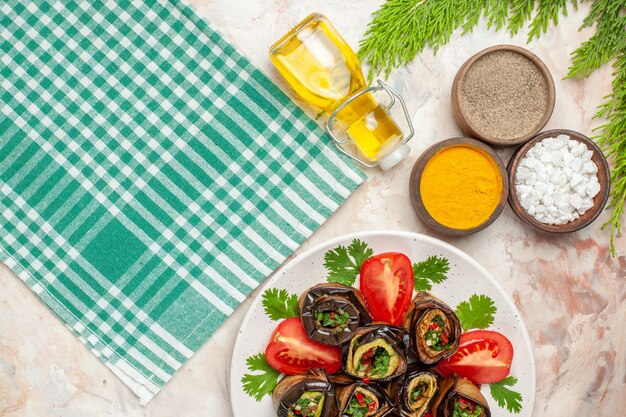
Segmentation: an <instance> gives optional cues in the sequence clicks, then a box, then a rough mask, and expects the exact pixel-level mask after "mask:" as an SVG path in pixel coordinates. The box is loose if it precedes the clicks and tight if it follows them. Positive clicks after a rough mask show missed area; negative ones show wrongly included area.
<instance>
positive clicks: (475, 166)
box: [420, 145, 502, 230]
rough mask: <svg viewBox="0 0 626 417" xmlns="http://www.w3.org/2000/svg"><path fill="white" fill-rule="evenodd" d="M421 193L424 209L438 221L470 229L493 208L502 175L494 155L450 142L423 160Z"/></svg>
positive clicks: (484, 219) (494, 208)
mask: <svg viewBox="0 0 626 417" xmlns="http://www.w3.org/2000/svg"><path fill="white" fill-rule="evenodd" d="M420 194H421V197H422V202H423V203H424V207H425V208H426V211H428V213H429V214H430V215H431V216H432V217H433V219H435V220H436V221H437V222H439V223H440V224H442V225H444V226H447V227H449V228H452V229H462V230H466V229H472V228H474V227H477V226H480V225H481V224H483V223H484V222H485V221H487V219H488V218H489V216H491V215H492V214H493V212H494V211H495V210H496V207H497V206H498V203H499V201H500V196H501V194H502V176H501V175H500V170H499V168H498V166H497V164H496V162H495V161H494V160H493V158H492V157H491V156H490V155H488V154H487V153H485V152H483V151H482V150H480V149H478V148H474V147H471V146H467V145H456V146H450V147H448V148H444V149H442V150H441V151H439V152H438V153H436V154H435V155H434V156H433V157H432V158H431V159H430V161H428V163H427V164H426V167H425V168H424V172H423V173H422V178H421V181H420Z"/></svg>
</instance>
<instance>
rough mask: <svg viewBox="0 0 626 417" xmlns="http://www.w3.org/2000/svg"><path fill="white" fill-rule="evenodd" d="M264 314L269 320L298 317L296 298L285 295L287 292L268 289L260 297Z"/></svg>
mask: <svg viewBox="0 0 626 417" xmlns="http://www.w3.org/2000/svg"><path fill="white" fill-rule="evenodd" d="M262 303H263V308H264V309H265V314H267V316H268V317H269V318H270V319H271V320H282V319H288V318H290V317H300V309H299V308H298V296H297V295H295V294H289V293H287V290H278V289H276V288H270V289H268V290H265V292H264V293H263V296H262Z"/></svg>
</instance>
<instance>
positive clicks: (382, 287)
mask: <svg viewBox="0 0 626 417" xmlns="http://www.w3.org/2000/svg"><path fill="white" fill-rule="evenodd" d="M360 276H361V285H360V290H361V293H362V294H363V297H365V301H366V302H367V305H368V306H369V312H370V315H371V316H372V319H374V321H382V322H385V323H389V324H393V325H396V326H399V325H400V324H401V323H402V318H403V317H404V313H406V310H407V308H408V307H409V304H410V303H411V296H412V295H413V287H414V283H413V282H414V281H413V267H412V266H411V260H410V259H409V258H407V257H406V255H403V254H401V253H397V252H387V253H381V254H380V255H375V256H372V257H371V258H369V259H367V260H366V261H365V262H364V263H363V266H361V273H360Z"/></svg>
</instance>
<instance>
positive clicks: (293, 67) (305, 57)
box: [270, 13, 413, 169]
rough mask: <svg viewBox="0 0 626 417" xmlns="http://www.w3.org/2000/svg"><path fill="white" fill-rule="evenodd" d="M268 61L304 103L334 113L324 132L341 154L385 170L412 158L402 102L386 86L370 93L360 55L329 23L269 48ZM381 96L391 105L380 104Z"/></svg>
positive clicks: (311, 20)
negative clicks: (400, 117) (396, 112)
mask: <svg viewBox="0 0 626 417" xmlns="http://www.w3.org/2000/svg"><path fill="white" fill-rule="evenodd" d="M270 59H271V60H272V62H273V63H274V65H275V66H276V68H277V69H278V71H279V72H280V73H281V74H282V75H283V77H285V79H286V80H287V82H288V83H289V84H290V85H291V86H292V88H293V89H294V90H295V91H296V92H297V93H298V95H300V97H302V99H304V100H305V101H307V102H309V103H310V104H313V105H314V106H316V107H319V108H320V109H322V110H324V111H325V112H327V113H330V117H329V119H328V122H327V123H326V129H327V131H328V133H329V134H330V136H331V138H333V140H334V141H335V144H336V145H337V147H338V148H339V150H340V151H341V152H343V153H345V154H346V155H348V156H349V157H351V158H352V159H355V160H356V161H358V162H360V163H362V164H364V165H366V166H375V165H379V166H380V167H381V168H382V169H388V168H391V167H392V166H393V165H395V164H397V163H398V162H400V161H401V160H402V159H403V158H404V157H405V156H406V155H407V154H408V152H409V147H408V146H407V145H406V142H408V140H409V139H410V138H411V137H412V136H413V127H412V125H411V121H410V117H409V115H408V111H407V109H406V105H405V103H404V100H402V98H401V97H400V96H399V95H398V94H397V93H396V92H395V91H393V90H392V89H391V87H389V86H388V85H387V84H385V83H383V82H382V81H379V85H378V86H375V87H369V88H368V87H367V83H366V81H365V77H364V76H363V72H362V70H361V65H360V63H359V61H358V59H357V57H356V55H355V54H354V52H353V51H352V49H351V48H350V46H349V45H348V44H347V43H346V42H345V40H344V39H343V38H342V37H341V35H339V33H338V32H337V30H336V29H335V28H334V27H333V26H332V25H331V23H330V22H329V21H328V19H326V17H324V16H322V15H320V14H317V13H314V14H311V15H310V16H308V17H307V18H306V19H304V20H303V21H302V22H300V23H299V24H298V25H297V26H296V27H295V28H293V29H292V30H291V31H290V32H289V33H287V34H286V35H285V36H284V37H283V38H281V39H280V40H278V41H277V42H276V43H275V44H274V45H273V46H272V47H271V49H270ZM379 90H382V91H385V92H386V93H387V95H388V96H389V99H390V101H389V103H388V104H380V103H378V102H377V100H376V98H375V97H374V93H375V92H377V91H379ZM396 99H399V102H400V103H401V105H402V108H403V110H404V114H405V117H406V118H407V124H408V126H409V129H410V134H409V135H407V136H406V137H405V135H404V133H403V131H402V130H401V129H400V128H399V127H398V125H397V124H396V122H395V120H394V119H393V117H392V116H391V114H390V112H389V109H390V108H391V107H392V106H393V104H394V103H395V100H396ZM337 134H339V135H340V136H341V138H339V137H337ZM348 149H351V150H352V152H349V151H348Z"/></svg>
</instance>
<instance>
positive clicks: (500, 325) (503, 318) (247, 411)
mask: <svg viewBox="0 0 626 417" xmlns="http://www.w3.org/2000/svg"><path fill="white" fill-rule="evenodd" d="M353 239H361V240H362V241H364V242H366V243H367V244H368V245H369V246H370V247H371V248H372V249H373V250H374V253H375V254H376V253H381V252H401V253H404V254H405V255H407V256H408V257H409V259H411V262H420V261H423V260H425V259H426V258H427V257H429V256H432V255H439V256H444V257H446V258H448V260H449V261H450V272H449V273H448V279H447V280H445V281H444V282H443V283H441V284H435V285H433V289H432V291H431V292H432V294H434V295H436V296H437V297H439V298H440V299H441V300H443V301H444V302H446V303H448V304H449V305H450V306H452V307H453V308H454V307H456V305H457V304H458V303H460V302H461V301H465V300H467V299H468V298H469V296H470V295H472V294H474V293H476V294H485V295H487V296H489V297H491V298H492V299H493V301H494V303H495V305H496V307H497V309H498V311H497V312H496V315H495V321H494V323H493V324H492V325H491V326H490V327H489V328H490V329H492V330H497V331H499V332H501V333H503V334H504V335H505V336H506V337H507V338H508V339H509V340H510V341H511V343H512V344H513V348H514V349H515V354H514V357H513V364H512V366H511V375H513V376H515V377H517V379H518V382H517V384H516V385H515V386H514V387H513V389H514V390H515V391H517V392H519V393H520V394H522V398H523V401H522V410H521V412H520V413H519V414H512V413H509V412H508V411H507V410H506V409H505V408H500V407H499V406H498V405H497V403H496V402H495V401H494V399H493V398H492V397H491V393H490V392H489V388H488V387H487V386H483V387H482V393H483V395H484V396H485V398H487V401H488V402H489V407H490V408H491V415H492V417H504V416H518V417H524V416H528V417H530V416H531V415H532V411H533V404H534V401H535V361H534V358H533V353H532V349H531V345H530V339H529V338H528V333H527V331H526V327H525V326H524V323H523V322H522V319H521V318H520V314H519V311H517V308H516V307H515V304H513V301H512V300H511V298H510V297H509V296H508V295H507V294H506V292H505V291H504V289H503V288H502V287H501V286H500V284H499V283H498V282H497V281H496V280H495V279H494V278H493V277H492V276H491V275H490V274H489V273H488V272H487V271H486V270H485V269H484V268H483V267H482V266H481V265H480V264H479V263H478V262H476V261H475V260H474V259H472V258H471V257H470V256H469V255H467V254H466V253H464V252H462V251H460V250H459V249H457V248H455V247H454V246H451V245H449V244H447V243H445V242H442V241H440V240H438V239H434V238H432V237H428V236H424V235H421V234H417V233H410V232H399V231H372V232H361V233H354V234H349V235H345V236H341V237H338V238H335V239H333V240H331V241H328V242H326V243H323V244H320V245H318V246H315V247H314V248H311V249H309V250H308V251H306V252H304V253H303V254H301V255H299V256H297V257H295V258H294V259H293V260H291V261H290V262H288V263H286V264H285V265H284V266H283V267H282V268H280V269H279V270H277V271H276V273H275V274H274V276H273V277H272V278H271V279H270V280H269V281H268V282H267V283H266V284H265V286H264V288H263V290H262V291H261V292H260V293H259V296H257V297H256V299H255V300H254V301H253V302H252V305H251V307H250V310H248V313H247V314H246V316H245V318H244V320H243V323H242V325H241V328H240V329H239V334H238V335H237V341H236V342H235V348H234V351H233V359H232V363H231V369H230V393H231V404H232V409H233V414H234V417H250V416H255V417H275V416H276V413H275V411H274V407H273V406H272V400H271V398H270V396H265V397H263V399H262V400H261V402H257V401H256V400H255V399H254V398H252V397H250V396H248V394H246V393H245V392H244V391H243V386H242V384H241V378H242V377H243V375H244V374H245V373H248V370H247V367H246V359H247V358H248V357H249V356H252V355H255V354H258V353H262V352H264V351H265V347H266V345H267V342H268V340H269V338H270V336H271V334H272V332H273V331H274V329H275V328H276V326H277V325H278V322H276V321H272V320H270V319H269V318H268V317H267V316H266V315H265V312H264V311H263V306H262V304H261V294H263V292H264V291H265V290H266V289H268V288H279V289H286V290H287V291H288V292H290V293H295V294H298V295H300V294H301V293H302V292H303V291H304V290H306V289H307V288H310V287H312V286H313V285H315V284H319V283H321V282H326V275H327V271H326V269H325V268H324V265H323V263H324V253H326V251H327V250H329V249H333V248H335V247H336V246H337V245H344V246H345V245H349V244H350V242H352V240H353ZM356 286H357V287H358V282H357V284H356Z"/></svg>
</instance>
